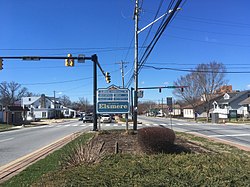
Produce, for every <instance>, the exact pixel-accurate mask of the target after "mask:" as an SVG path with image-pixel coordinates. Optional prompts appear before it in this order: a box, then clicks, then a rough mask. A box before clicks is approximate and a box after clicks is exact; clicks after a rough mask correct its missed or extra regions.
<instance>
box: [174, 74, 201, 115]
mask: <svg viewBox="0 0 250 187" xmlns="http://www.w3.org/2000/svg"><path fill="white" fill-rule="evenodd" d="M196 76H197V75H196V74H195V73H189V74H187V75H186V76H181V77H180V78H179V79H177V81H176V82H174V85H175V86H187V87H186V88H185V90H183V91H182V90H181V89H175V90H174V91H173V94H174V95H175V96H176V97H178V98H180V99H182V100H184V101H185V103H187V104H189V105H191V106H192V108H193V112H194V113H195V108H196V106H197V105H198V100H199V98H200V97H201V95H202V89H201V87H200V85H199V83H198V82H197V81H196V78H195V77H196ZM195 117H196V116H195Z"/></svg>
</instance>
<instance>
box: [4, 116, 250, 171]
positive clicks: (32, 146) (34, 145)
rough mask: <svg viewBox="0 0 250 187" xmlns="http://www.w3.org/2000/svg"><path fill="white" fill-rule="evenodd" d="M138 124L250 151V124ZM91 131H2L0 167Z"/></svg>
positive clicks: (76, 125) (67, 127)
mask: <svg viewBox="0 0 250 187" xmlns="http://www.w3.org/2000/svg"><path fill="white" fill-rule="evenodd" d="M138 121H140V122H142V123H138V129H139V128H142V127H151V126H163V127H168V128H172V129H173V130H175V131H181V132H189V133H198V134H200V135H205V136H207V137H210V138H217V139H220V140H225V141H229V142H232V143H233V144H237V145H241V146H245V147H248V148H249V149H250V125H221V124H220V125H218V124H217V125H216V124H206V123H195V122H188V121H184V120H176V119H172V120H170V119H169V118H154V117H146V116H138ZM171 121H172V123H171ZM171 124H172V125H171ZM98 128H99V127H98ZM100 128H101V129H125V124H115V123H106V124H101V127H100ZM129 128H130V129H132V128H133V124H129ZM92 129H93V123H82V121H69V122H64V123H57V124H51V125H44V126H38V127H30V128H22V129H19V130H14V131H7V132H0V167H1V166H3V165H5V164H7V163H10V162H12V161H14V160H16V159H18V158H20V157H23V156H25V155H27V154H30V153H32V152H34V151H36V150H38V149H40V148H42V147H44V146H47V145H49V144H51V143H53V142H55V141H57V140H59V139H61V138H63V137H65V136H67V135H69V134H72V133H75V132H78V131H90V130H92Z"/></svg>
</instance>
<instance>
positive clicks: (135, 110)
mask: <svg viewBox="0 0 250 187" xmlns="http://www.w3.org/2000/svg"><path fill="white" fill-rule="evenodd" d="M138 14H139V0H136V1H135V67H134V68H135V70H134V78H135V92H134V119H133V120H134V121H133V123H134V124H133V130H135V131H136V130H137V112H138V97H137V93H138Z"/></svg>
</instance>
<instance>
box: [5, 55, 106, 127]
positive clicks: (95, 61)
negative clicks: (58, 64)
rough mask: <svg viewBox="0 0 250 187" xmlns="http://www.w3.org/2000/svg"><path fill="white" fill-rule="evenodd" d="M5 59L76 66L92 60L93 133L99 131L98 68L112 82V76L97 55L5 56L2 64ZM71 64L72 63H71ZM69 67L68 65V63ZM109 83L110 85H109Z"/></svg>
mask: <svg viewBox="0 0 250 187" xmlns="http://www.w3.org/2000/svg"><path fill="white" fill-rule="evenodd" d="M3 59H21V60H26V61H39V60H42V59H51V60H53V59H54V60H56V59H57V60H58V59H67V60H71V61H72V65H70V66H74V62H73V60H78V61H79V60H81V61H82V60H83V61H85V60H91V61H92V62H93V105H94V111H93V131H97V130H98V129H97V111H96V103H97V66H98V67H99V69H100V71H101V72H102V74H103V76H104V77H105V78H106V80H107V77H106V74H107V75H108V80H109V82H110V76H109V73H105V72H104V71H103V69H102V67H101V65H100V64H99V62H98V58H97V55H96V54H94V55H92V56H91V57H85V56H78V57H73V56H71V55H68V56H67V57H55V56H43V57H40V56H5V57H0V60H1V62H2V61H3ZM69 62H70V61H69ZM67 66H68V63H67ZM109 82H108V83H109Z"/></svg>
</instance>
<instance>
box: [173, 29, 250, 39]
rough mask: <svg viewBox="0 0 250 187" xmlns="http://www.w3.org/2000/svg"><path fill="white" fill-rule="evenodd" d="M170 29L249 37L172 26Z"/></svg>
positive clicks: (246, 35)
mask: <svg viewBox="0 0 250 187" xmlns="http://www.w3.org/2000/svg"><path fill="white" fill-rule="evenodd" d="M172 28H174V29H181V30H187V31H194V32H204V33H211V34H220V35H230V36H245V37H249V36H250V34H235V33H226V32H213V31H207V30H198V29H191V28H185V27H178V26H172Z"/></svg>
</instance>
